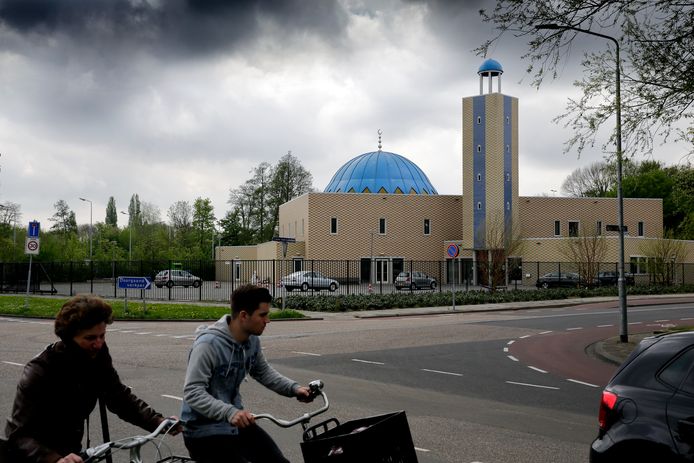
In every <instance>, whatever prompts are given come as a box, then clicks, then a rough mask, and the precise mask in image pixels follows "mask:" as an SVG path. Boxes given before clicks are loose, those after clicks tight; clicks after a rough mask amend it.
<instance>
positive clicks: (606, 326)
mask: <svg viewBox="0 0 694 463" xmlns="http://www.w3.org/2000/svg"><path fill="white" fill-rule="evenodd" d="M612 326H614V325H598V328H610V327H612Z"/></svg>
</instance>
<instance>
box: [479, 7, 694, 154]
mask: <svg viewBox="0 0 694 463" xmlns="http://www.w3.org/2000/svg"><path fill="white" fill-rule="evenodd" d="M480 14H481V15H482V18H483V19H484V20H485V21H487V22H491V23H493V24H494V25H495V26H496V28H497V30H498V31H499V33H498V35H497V36H496V37H493V38H492V39H491V40H488V41H486V42H485V43H483V44H482V45H481V46H480V47H479V48H478V49H477V51H478V53H480V54H487V52H488V51H489V50H490V47H492V45H493V44H495V42H497V41H498V39H499V38H500V37H501V36H502V35H503V34H505V33H507V32H510V33H512V34H513V35H514V36H516V37H525V38H527V40H528V47H529V50H528V52H527V53H526V54H525V55H524V56H523V58H525V59H528V60H529V61H530V64H529V66H528V73H529V74H531V75H532V76H533V84H534V85H535V86H538V87H539V86H540V85H541V84H542V82H543V81H544V80H545V79H546V78H547V77H550V78H552V79H554V78H557V76H558V69H560V67H561V61H562V60H563V59H565V58H566V57H567V56H568V54H569V52H570V51H571V49H572V47H573V46H574V45H575V44H574V40H575V39H576V37H578V36H579V35H580V36H581V39H586V38H587V36H586V35H585V34H583V33H581V32H578V31H575V30H566V29H564V30H538V29H536V26H538V25H542V24H557V25H559V26H566V27H577V28H580V29H584V30H591V31H593V32H597V33H603V34H606V35H610V36H612V37H614V38H615V39H616V40H617V41H618V42H619V43H620V44H621V46H620V48H621V56H620V60H621V63H620V68H621V73H622V76H623V78H622V116H623V137H624V139H625V141H626V143H625V144H624V146H626V147H628V148H627V149H630V150H633V152H636V151H644V152H651V151H652V149H653V141H654V138H655V137H657V136H662V137H664V139H667V138H668V137H669V136H672V135H674V136H676V137H677V138H679V139H681V140H683V141H684V142H685V143H688V144H689V145H690V153H692V152H694V129H693V128H692V126H691V125H690V126H689V127H686V126H685V127H682V125H681V124H679V123H680V122H681V121H682V120H687V119H689V120H691V118H692V117H694V105H693V104H692V103H693V101H694V4H693V3H692V2H691V1H685V2H673V1H657V2H656V1H652V0H607V1H589V2H579V1H575V0H559V1H553V0H538V1H535V2H527V1H525V0H497V2H496V6H495V8H494V9H493V10H481V11H480ZM600 49H601V50H604V51H601V52H588V51H587V52H585V55H584V58H583V61H582V65H583V67H584V70H585V73H584V76H585V77H584V78H583V79H582V80H580V81H578V82H576V83H575V85H576V86H577V87H578V88H579V89H581V91H582V96H581V97H580V98H579V99H578V100H577V101H574V100H570V101H569V102H568V104H567V114H565V115H563V116H559V118H558V120H564V121H566V122H565V123H566V125H567V126H571V127H572V128H573V130H574V135H573V136H572V138H570V139H569V140H568V142H567V145H566V149H567V151H568V150H569V149H571V148H573V147H576V148H577V150H578V152H579V153H580V152H581V151H582V150H583V149H584V148H585V147H586V146H592V145H593V144H594V143H595V136H596V134H597V133H598V131H599V130H600V129H601V128H602V127H603V125H605V124H608V127H609V128H610V129H612V124H613V122H612V116H613V115H614V114H615V101H614V100H615V99H614V93H615V68H616V66H615V63H616V56H615V51H616V50H615V48H614V46H613V44H612V42H611V41H608V42H606V43H605V44H604V46H603V47H601V48H600ZM614 138H615V134H614V132H613V135H612V140H611V141H614ZM633 152H632V153H625V154H627V155H629V154H633Z"/></svg>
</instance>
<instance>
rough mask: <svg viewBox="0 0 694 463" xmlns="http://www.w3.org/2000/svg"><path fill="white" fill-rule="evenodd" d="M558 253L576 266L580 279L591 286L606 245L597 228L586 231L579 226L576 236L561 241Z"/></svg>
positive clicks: (605, 251)
mask: <svg viewBox="0 0 694 463" xmlns="http://www.w3.org/2000/svg"><path fill="white" fill-rule="evenodd" d="M583 222H584V221H582V222H581V224H583ZM559 252H560V253H561V254H562V255H563V256H564V257H565V258H566V260H568V261H569V262H572V263H574V264H576V267H577V269H578V275H579V277H580V279H581V280H582V281H584V282H586V283H587V284H588V285H592V284H593V283H592V282H593V280H594V279H595V276H596V275H597V274H598V271H599V270H600V263H601V262H602V261H604V260H605V254H606V253H607V243H606V242H605V237H604V236H603V235H602V234H599V233H598V230H597V228H591V227H589V228H587V229H586V227H584V226H583V225H581V227H580V229H579V233H578V236H575V237H570V238H569V239H567V240H564V241H562V243H561V245H560V247H559Z"/></svg>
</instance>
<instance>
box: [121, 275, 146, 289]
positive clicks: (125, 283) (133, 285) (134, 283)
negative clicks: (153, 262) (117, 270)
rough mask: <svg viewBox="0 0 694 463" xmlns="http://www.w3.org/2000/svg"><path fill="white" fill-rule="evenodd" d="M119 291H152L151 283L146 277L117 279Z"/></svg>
mask: <svg viewBox="0 0 694 463" xmlns="http://www.w3.org/2000/svg"><path fill="white" fill-rule="evenodd" d="M118 287H119V288H120V289H152V282H151V281H150V280H149V278H147V277H118Z"/></svg>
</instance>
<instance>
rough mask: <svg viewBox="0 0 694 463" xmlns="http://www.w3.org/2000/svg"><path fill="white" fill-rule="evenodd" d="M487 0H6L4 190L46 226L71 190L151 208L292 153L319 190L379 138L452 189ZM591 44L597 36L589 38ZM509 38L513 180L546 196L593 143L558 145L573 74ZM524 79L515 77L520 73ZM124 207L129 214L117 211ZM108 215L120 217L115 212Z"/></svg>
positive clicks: (212, 193)
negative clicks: (532, 57)
mask: <svg viewBox="0 0 694 463" xmlns="http://www.w3.org/2000/svg"><path fill="white" fill-rule="evenodd" d="M484 7H487V8H492V7H493V2H491V1H490V0H478V1H465V2H463V1H443V0H441V1H399V0H383V1H379V0H373V1H372V0H339V1H337V0H336V1H329V0H266V1H250V0H244V1H238V0H236V1H225V0H0V153H2V157H0V167H1V171H0V202H5V201H11V202H14V203H18V204H20V205H21V211H22V222H28V221H29V220H31V219H36V220H39V221H41V222H42V224H43V223H45V225H44V227H46V226H49V225H50V224H49V223H48V222H47V220H48V218H49V217H50V216H51V215H52V214H53V212H54V208H53V204H54V203H55V202H56V201H57V200H58V199H63V200H65V201H67V203H68V204H69V205H70V207H71V208H72V209H73V210H74V211H75V213H76V214H77V221H78V223H80V224H85V223H89V205H88V204H87V203H84V202H81V201H80V200H79V199H78V198H79V197H83V198H87V199H90V200H92V201H93V221H94V222H95V223H96V222H99V221H103V220H104V216H105V209H106V204H107V201H108V198H109V197H110V196H113V197H114V198H115V200H116V205H117V207H118V209H119V210H127V206H128V202H129V200H130V197H131V195H132V194H134V193H138V194H139V197H140V199H141V201H145V202H148V203H151V204H153V205H155V206H156V207H158V208H159V210H160V212H161V219H162V220H167V215H166V212H167V210H168V208H169V206H170V205H171V204H172V203H174V202H175V201H179V200H187V201H190V202H191V203H192V202H193V201H194V199H195V198H197V197H208V198H210V199H211V200H212V203H213V205H214V207H215V214H216V216H217V217H218V218H221V217H223V216H224V214H225V213H226V211H227V210H229V208H230V207H229V205H228V203H227V200H228V197H229V189H230V188H236V187H238V186H239V185H240V184H242V183H243V182H244V181H245V180H247V179H248V178H249V177H250V171H251V169H253V168H254V167H255V166H257V165H258V164H259V163H260V162H263V161H267V162H269V163H271V164H275V163H276V162H277V160H278V159H279V158H280V157H281V156H282V155H284V154H286V153H287V152H288V151H290V150H291V152H292V153H293V154H294V155H295V156H297V157H298V158H299V160H300V161H301V163H302V164H303V166H304V167H305V168H306V169H308V170H309V171H310V172H311V173H312V174H313V178H314V187H315V189H316V190H319V191H322V190H323V188H325V186H326V185H327V183H328V182H329V181H330V178H331V177H332V175H333V174H334V173H335V171H336V170H337V168H339V167H340V166H341V165H342V164H344V163H345V162H347V161H348V160H349V159H351V158H353V157H355V156H357V155H359V154H361V153H364V152H369V151H374V150H376V148H377V142H378V141H377V130H378V129H381V130H382V131H383V150H385V151H391V152H395V153H398V154H401V155H403V156H405V157H407V158H409V159H410V160H412V161H413V162H415V163H416V164H417V165H419V166H420V167H421V168H422V170H423V171H424V172H425V173H426V174H427V175H428V177H429V179H430V180H431V181H432V183H433V184H434V186H435V187H436V188H437V190H438V191H439V193H440V194H460V193H461V192H462V185H461V175H462V160H461V145H462V142H461V135H460V130H461V98H462V97H464V96H470V95H476V94H478V93H479V83H478V77H477V74H476V71H477V68H478V67H479V65H480V64H481V62H482V61H483V59H482V58H481V57H479V56H476V55H475V54H474V53H473V51H472V50H473V49H474V48H476V47H477V46H478V45H479V44H480V43H482V42H483V41H484V40H486V39H488V38H490V37H491V36H492V35H493V31H492V29H491V28H490V26H489V25H487V24H484V23H483V22H482V21H481V20H480V18H479V15H478V10H479V9H480V8H484ZM585 43H586V45H587V46H594V47H602V46H604V43H601V42H600V41H587V42H585ZM524 51H525V43H523V42H522V41H519V40H517V39H514V38H513V37H510V36H509V37H507V38H505V39H504V40H502V41H501V42H500V43H499V44H498V45H497V46H496V47H495V48H494V49H493V50H492V54H491V55H490V57H492V58H495V59H497V60H499V61H500V62H501V63H502V65H503V66H504V71H505V73H504V76H503V81H502V92H503V93H505V94H508V95H513V96H517V97H518V98H519V99H520V192H521V195H540V194H553V193H552V192H551V190H559V189H560V186H561V183H562V181H563V180H564V178H565V177H566V176H567V175H568V174H569V173H570V172H571V171H572V170H574V169H576V168H578V167H581V166H584V165H587V164H589V163H591V162H593V161H596V160H600V159H601V158H602V155H601V154H600V153H599V152H598V150H597V149H596V150H595V151H593V152H586V153H584V154H583V155H582V156H581V158H580V159H579V158H578V157H577V156H576V154H562V151H563V141H564V140H565V139H566V138H567V137H568V135H569V134H568V132H567V131H566V130H564V129H563V128H561V127H560V126H557V125H555V124H553V123H552V122H551V120H552V118H553V117H554V116H556V115H558V114H560V113H561V112H562V111H563V109H564V106H565V103H566V99H567V98H568V97H570V96H571V95H573V94H574V90H573V89H572V85H571V84H572V82H573V80H574V79H576V78H578V77H579V76H580V74H578V73H579V72H580V70H579V68H578V64H579V62H580V58H581V54H580V53H576V54H575V56H573V57H572V59H571V62H569V63H567V64H566V67H565V68H563V71H562V75H561V77H560V79H559V80H558V81H555V82H553V83H549V84H547V85H544V86H543V87H542V88H541V89H540V90H536V89H534V88H532V87H531V86H530V84H529V79H528V78H527V77H525V76H524V70H525V68H526V66H527V63H525V62H523V61H522V60H521V58H520V56H521V55H522V54H523V53H524ZM524 77H525V78H524ZM119 219H125V217H124V216H120V217H119ZM119 223H124V221H123V220H119Z"/></svg>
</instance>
